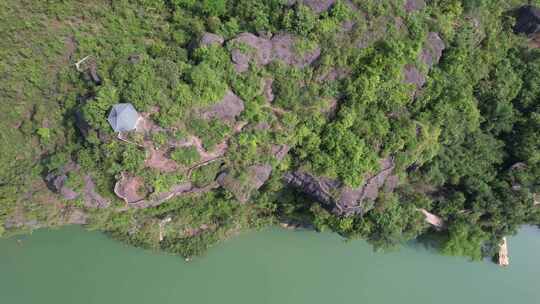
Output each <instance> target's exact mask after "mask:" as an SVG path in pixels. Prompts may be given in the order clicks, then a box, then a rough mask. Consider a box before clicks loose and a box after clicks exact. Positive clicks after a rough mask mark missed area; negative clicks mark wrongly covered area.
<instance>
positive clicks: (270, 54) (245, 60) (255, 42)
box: [228, 33, 321, 73]
mask: <svg viewBox="0 0 540 304" xmlns="http://www.w3.org/2000/svg"><path fill="white" fill-rule="evenodd" d="M296 42H297V37H295V36H293V35H291V34H287V33H281V34H277V35H275V36H273V37H272V38H265V37H259V36H256V35H254V34H251V33H241V34H239V35H238V36H237V37H236V38H234V39H232V40H231V41H229V42H228V43H229V44H230V45H232V50H231V59H232V61H233V63H234V65H235V69H236V71H237V72H239V73H241V72H244V71H246V70H247V69H248V68H249V63H250V62H253V63H254V64H257V65H262V66H264V65H267V64H269V63H270V62H272V61H274V60H280V61H283V62H285V63H286V64H289V65H294V66H296V67H299V68H302V67H305V66H307V65H310V64H311V63H313V62H314V61H315V60H316V59H317V58H319V56H320V54H321V49H320V48H319V47H315V48H314V49H313V50H311V51H306V52H304V53H303V54H299V53H298V51H297V50H296V49H295V44H296ZM242 45H244V46H247V49H244V47H242Z"/></svg>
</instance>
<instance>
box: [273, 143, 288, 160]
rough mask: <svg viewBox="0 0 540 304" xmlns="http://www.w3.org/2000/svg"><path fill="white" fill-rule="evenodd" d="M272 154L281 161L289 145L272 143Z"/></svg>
mask: <svg viewBox="0 0 540 304" xmlns="http://www.w3.org/2000/svg"><path fill="white" fill-rule="evenodd" d="M271 149H272V151H271V152H272V155H273V156H274V157H275V158H276V159H277V160H279V161H282V160H283V158H285V156H287V153H289V150H290V149H291V147H289V146H288V145H272V148H271Z"/></svg>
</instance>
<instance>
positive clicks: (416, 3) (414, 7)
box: [405, 0, 426, 13]
mask: <svg viewBox="0 0 540 304" xmlns="http://www.w3.org/2000/svg"><path fill="white" fill-rule="evenodd" d="M425 7H426V2H425V0H407V1H406V2H405V11H406V12H407V13H412V12H415V11H419V10H422V9H424V8H425Z"/></svg>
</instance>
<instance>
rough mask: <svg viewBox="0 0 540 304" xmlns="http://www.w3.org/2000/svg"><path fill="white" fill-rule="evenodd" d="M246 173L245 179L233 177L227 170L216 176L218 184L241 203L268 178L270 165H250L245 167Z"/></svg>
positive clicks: (270, 170)
mask: <svg viewBox="0 0 540 304" xmlns="http://www.w3.org/2000/svg"><path fill="white" fill-rule="evenodd" d="M246 173H247V178H246V179H245V180H244V179H243V180H240V179H238V178H235V177H234V176H232V175H231V174H229V173H228V172H222V173H221V174H220V175H219V176H218V178H217V182H218V184H219V185H220V186H221V187H223V188H224V189H227V190H229V191H230V192H231V193H233V194H234V196H235V198H236V199H237V200H238V201H239V202H241V203H246V202H247V201H248V200H249V198H250V197H251V194H252V193H253V191H256V190H258V189H259V188H260V187H262V185H264V183H265V182H266V181H267V180H268V179H269V178H270V174H271V173H272V166H270V165H268V164H264V165H252V166H250V167H248V168H247V170H246Z"/></svg>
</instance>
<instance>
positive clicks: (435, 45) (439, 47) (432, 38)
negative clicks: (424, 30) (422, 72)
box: [420, 32, 446, 68]
mask: <svg viewBox="0 0 540 304" xmlns="http://www.w3.org/2000/svg"><path fill="white" fill-rule="evenodd" d="M445 47H446V46H445V45H444V41H442V39H441V37H439V34H437V33H435V32H429V33H428V36H427V40H426V42H425V44H424V48H423V49H422V53H421V54H420V60H421V61H422V62H423V63H424V64H426V65H427V66H428V67H430V68H431V67H432V66H433V65H434V64H437V63H439V60H440V59H441V56H442V52H443V50H444V49H445Z"/></svg>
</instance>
